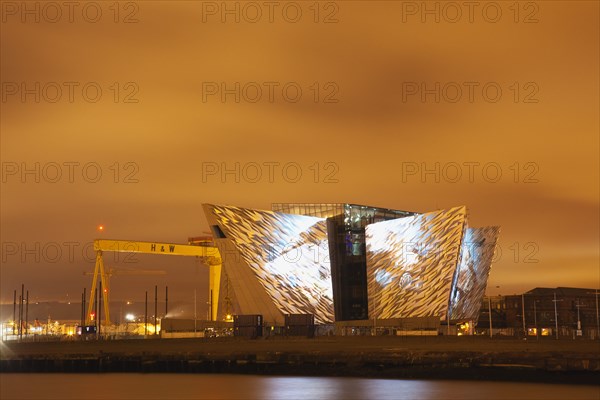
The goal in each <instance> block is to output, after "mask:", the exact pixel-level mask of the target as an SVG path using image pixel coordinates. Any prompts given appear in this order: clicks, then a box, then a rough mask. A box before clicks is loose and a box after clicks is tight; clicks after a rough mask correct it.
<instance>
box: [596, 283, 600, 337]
mask: <svg viewBox="0 0 600 400" xmlns="http://www.w3.org/2000/svg"><path fill="white" fill-rule="evenodd" d="M596 337H597V338H598V339H600V318H599V317H598V289H596Z"/></svg>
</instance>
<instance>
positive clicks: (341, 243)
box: [327, 204, 415, 321]
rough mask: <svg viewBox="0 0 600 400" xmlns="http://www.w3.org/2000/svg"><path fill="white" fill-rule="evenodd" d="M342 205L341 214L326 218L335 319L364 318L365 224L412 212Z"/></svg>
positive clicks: (365, 307)
mask: <svg viewBox="0 0 600 400" xmlns="http://www.w3.org/2000/svg"><path fill="white" fill-rule="evenodd" d="M343 208H344V210H343V213H342V214H338V215H335V216H333V217H329V218H327V236H328V237H327V239H328V241H329V257H330V265H331V280H332V285H333V298H334V301H333V304H334V312H335V320H336V321H349V320H360V319H368V318H369V312H368V309H369V308H368V306H369V303H368V294H367V254H366V243H365V227H366V226H367V225H368V224H372V223H375V222H381V221H387V220H391V219H397V218H403V217H408V216H411V215H414V214H415V213H413V212H408V211H397V210H389V209H385V208H374V207H368V206H361V205H356V204H344V205H343Z"/></svg>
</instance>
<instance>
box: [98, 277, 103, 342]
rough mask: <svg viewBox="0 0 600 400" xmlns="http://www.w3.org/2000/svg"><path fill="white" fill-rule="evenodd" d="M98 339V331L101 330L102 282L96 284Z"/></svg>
mask: <svg viewBox="0 0 600 400" xmlns="http://www.w3.org/2000/svg"><path fill="white" fill-rule="evenodd" d="M98 287H99V289H98V302H97V303H98V318H97V320H98V337H100V331H101V330H102V290H103V289H102V281H100V283H99V284H98Z"/></svg>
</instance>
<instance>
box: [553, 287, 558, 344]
mask: <svg viewBox="0 0 600 400" xmlns="http://www.w3.org/2000/svg"><path fill="white" fill-rule="evenodd" d="M554 327H555V330H556V340H558V311H557V310H556V292H554Z"/></svg>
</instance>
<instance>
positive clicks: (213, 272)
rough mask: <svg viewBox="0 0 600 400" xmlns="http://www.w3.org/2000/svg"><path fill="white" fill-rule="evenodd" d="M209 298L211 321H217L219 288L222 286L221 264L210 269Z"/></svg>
mask: <svg viewBox="0 0 600 400" xmlns="http://www.w3.org/2000/svg"><path fill="white" fill-rule="evenodd" d="M208 268H209V269H208V271H209V272H208V275H209V276H208V296H209V297H210V298H209V300H210V319H211V320H212V321H216V320H217V315H218V314H217V313H218V311H219V288H220V285H221V264H216V265H210V266H209V267H208Z"/></svg>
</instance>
